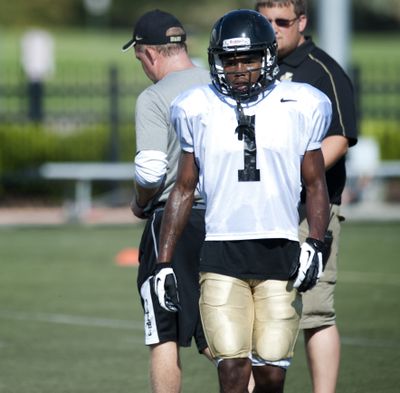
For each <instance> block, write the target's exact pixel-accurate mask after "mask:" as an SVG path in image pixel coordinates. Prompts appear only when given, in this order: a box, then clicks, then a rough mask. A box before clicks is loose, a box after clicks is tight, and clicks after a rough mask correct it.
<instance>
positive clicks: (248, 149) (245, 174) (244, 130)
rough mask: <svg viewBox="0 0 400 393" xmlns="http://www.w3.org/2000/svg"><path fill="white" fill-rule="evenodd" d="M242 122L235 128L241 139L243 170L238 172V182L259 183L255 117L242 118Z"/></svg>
mask: <svg viewBox="0 0 400 393" xmlns="http://www.w3.org/2000/svg"><path fill="white" fill-rule="evenodd" d="M242 119H243V120H244V122H243V123H242V124H239V125H238V127H237V128H236V132H237V133H238V138H239V140H242V139H243V136H244V141H243V155H244V169H239V170H238V181H240V182H242V181H260V170H259V169H257V146H256V133H255V119H256V117H255V115H253V116H243V118H242Z"/></svg>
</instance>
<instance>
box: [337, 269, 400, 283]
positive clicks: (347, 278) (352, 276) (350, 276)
mask: <svg viewBox="0 0 400 393" xmlns="http://www.w3.org/2000/svg"><path fill="white" fill-rule="evenodd" d="M338 276H339V277H338V282H343V283H355V284H374V285H381V284H382V285H394V286H400V274H396V273H393V274H389V273H376V272H375V273H372V272H352V271H345V270H340V267H339V273H338Z"/></svg>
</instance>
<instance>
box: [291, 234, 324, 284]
mask: <svg viewBox="0 0 400 393" xmlns="http://www.w3.org/2000/svg"><path fill="white" fill-rule="evenodd" d="M324 252H325V244H324V242H321V241H320V240H317V239H312V238H311V237H308V238H307V239H306V241H305V242H304V243H303V244H302V245H301V249H300V256H299V260H298V262H297V264H296V265H295V268H294V270H293V271H292V272H291V274H290V277H291V278H293V279H294V283H293V287H294V288H297V290H298V291H299V292H305V291H308V290H309V289H311V288H312V287H314V286H315V285H316V284H317V282H318V279H319V278H320V277H321V275H322V271H323V267H324V266H323V263H322V255H323V254H324Z"/></svg>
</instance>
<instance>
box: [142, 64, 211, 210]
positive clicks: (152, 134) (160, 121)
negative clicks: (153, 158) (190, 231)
mask: <svg viewBox="0 0 400 393" xmlns="http://www.w3.org/2000/svg"><path fill="white" fill-rule="evenodd" d="M209 83H210V74H209V71H208V70H205V69H202V68H198V67H195V68H189V69H186V70H182V71H177V72H172V73H170V74H168V75H167V76H165V77H164V78H163V79H161V80H160V81H158V82H157V83H155V84H154V85H152V86H149V87H148V88H147V89H145V90H144V91H143V92H142V93H141V94H140V95H139V97H138V99H137V102H136V110H135V112H136V115H135V116H136V153H138V152H139V151H143V150H156V151H161V152H163V153H165V154H167V160H168V167H167V176H166V179H165V183H164V186H163V190H162V193H161V194H160V196H159V198H157V199H158V201H160V202H165V201H166V200H167V198H168V195H169V193H170V191H171V189H172V186H173V185H174V182H175V179H176V174H177V168H178V160H179V155H180V151H181V147H180V144H179V140H178V138H177V135H176V133H175V130H174V128H173V125H172V124H171V121H170V105H171V103H172V101H173V100H174V99H175V98H176V97H177V96H178V95H179V94H181V93H183V92H184V91H186V90H189V89H191V88H193V87H195V86H198V85H204V84H209ZM196 199H198V197H196Z"/></svg>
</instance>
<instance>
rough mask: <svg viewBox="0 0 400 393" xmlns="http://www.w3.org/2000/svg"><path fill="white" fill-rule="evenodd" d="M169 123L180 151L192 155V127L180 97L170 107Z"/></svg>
mask: <svg viewBox="0 0 400 393" xmlns="http://www.w3.org/2000/svg"><path fill="white" fill-rule="evenodd" d="M171 122H172V125H173V127H174V129H175V132H176V133H177V135H178V139H179V141H180V144H181V149H182V150H184V151H186V152H188V153H193V151H194V148H193V127H192V123H191V121H190V117H189V116H188V114H187V112H186V111H185V109H184V105H183V103H182V101H181V100H180V97H178V98H177V99H176V100H175V101H174V102H173V103H172V105H171Z"/></svg>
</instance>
